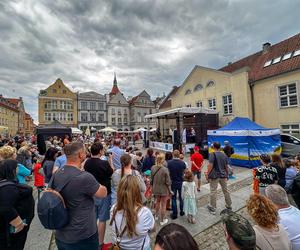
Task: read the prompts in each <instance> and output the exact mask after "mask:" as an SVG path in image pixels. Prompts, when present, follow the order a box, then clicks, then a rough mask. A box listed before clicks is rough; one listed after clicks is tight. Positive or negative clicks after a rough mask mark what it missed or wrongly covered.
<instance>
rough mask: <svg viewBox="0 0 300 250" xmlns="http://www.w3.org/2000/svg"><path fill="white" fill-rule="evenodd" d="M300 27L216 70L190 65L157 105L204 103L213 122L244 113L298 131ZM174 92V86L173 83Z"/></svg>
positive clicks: (299, 119)
mask: <svg viewBox="0 0 300 250" xmlns="http://www.w3.org/2000/svg"><path fill="white" fill-rule="evenodd" d="M299 82H300V33H299V34H297V35H295V36H293V37H290V38H288V39H286V40H284V41H282V42H279V43H277V44H274V45H271V44H270V43H265V44H263V46H262V50H260V51H258V52H256V53H254V54H253V55H250V56H247V57H245V58H242V59H240V60H238V61H236V62H234V63H229V64H228V65H226V66H224V67H222V68H220V69H218V70H216V69H211V68H206V67H202V66H195V67H194V69H193V70H192V71H191V73H190V74H189V75H188V76H187V78H186V79H185V80H184V82H183V83H182V85H181V86H180V87H179V88H178V89H177V90H176V93H172V95H170V97H167V98H166V99H165V101H164V102H163V103H162V104H161V106H160V110H165V109H172V108H176V107H190V106H198V107H206V108H210V109H214V110H217V111H219V119H220V122H219V125H220V126H223V125H225V124H226V123H228V122H229V121H231V120H232V119H233V118H234V117H237V116H242V117H248V118H250V119H252V120H253V121H255V122H257V123H259V124H261V125H263V126H265V127H269V128H276V127H279V128H281V130H282V131H283V132H286V133H295V134H300V91H299V87H300V86H299V84H300V83H299ZM173 92H174V89H173Z"/></svg>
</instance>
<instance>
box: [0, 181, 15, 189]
mask: <svg viewBox="0 0 300 250" xmlns="http://www.w3.org/2000/svg"><path fill="white" fill-rule="evenodd" d="M8 185H14V186H15V185H16V183H14V182H13V181H7V180H2V181H0V188H1V187H5V186H8Z"/></svg>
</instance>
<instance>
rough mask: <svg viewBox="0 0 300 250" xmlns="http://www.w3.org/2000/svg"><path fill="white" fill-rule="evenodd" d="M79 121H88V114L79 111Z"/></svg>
mask: <svg viewBox="0 0 300 250" xmlns="http://www.w3.org/2000/svg"><path fill="white" fill-rule="evenodd" d="M81 121H82V122H87V121H88V114H87V113H81Z"/></svg>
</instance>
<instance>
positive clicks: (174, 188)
mask: <svg viewBox="0 0 300 250" xmlns="http://www.w3.org/2000/svg"><path fill="white" fill-rule="evenodd" d="M171 189H172V192H173V193H174V195H172V211H173V216H177V214H178V211H177V192H178V196H179V208H180V212H183V199H182V197H181V189H182V183H181V182H180V183H173V184H172V185H171Z"/></svg>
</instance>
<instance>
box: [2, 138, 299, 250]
mask: <svg viewBox="0 0 300 250" xmlns="http://www.w3.org/2000/svg"><path fill="white" fill-rule="evenodd" d="M33 139H34V138H31V140H30V141H29V140H27V141H26V140H23V141H21V140H19V139H18V140H12V139H10V140H7V141H3V140H1V145H2V146H1V147H0V160H1V161H0V249H5V250H12V249H17V250H19V249H23V248H24V245H25V242H26V238H27V233H28V231H29V228H30V224H31V221H32V219H33V217H34V203H35V202H34V198H33V188H32V187H31V185H28V184H30V181H31V179H32V176H33V178H34V181H33V183H34V186H35V187H36V189H37V190H38V199H39V200H40V199H41V201H42V200H43V195H42V196H41V198H40V194H42V192H43V191H44V190H45V189H46V188H49V189H48V190H50V189H52V190H59V193H60V195H61V196H62V198H63V200H64V203H65V206H66V207H67V208H68V213H69V222H68V224H67V225H66V226H65V227H63V228H59V229H57V230H56V232H55V239H56V245H57V247H58V249H59V250H69V249H91V250H94V249H95V250H96V249H107V247H110V249H134V250H135V249H151V248H152V247H154V249H155V250H169V249H172V250H173V249H174V250H176V249H178V250H181V249H192V250H193V249H198V246H197V243H196V242H195V240H194V239H193V237H192V236H191V235H190V233H189V232H188V230H187V229H185V228H184V227H182V226H180V225H178V224H176V223H170V219H171V220H174V222H176V219H177V218H178V216H181V217H186V220H187V222H188V223H191V224H195V223H201V216H200V217H199V216H197V200H196V197H197V196H198V193H199V192H200V193H201V184H202V183H201V177H202V176H205V177H206V179H207V181H208V183H209V186H210V200H209V204H208V205H207V209H208V212H209V213H211V214H212V215H215V214H216V212H217V188H218V185H219V184H220V186H221V190H222V192H223V194H224V198H225V209H224V210H222V212H221V214H220V215H221V218H222V222H223V225H224V232H225V237H226V241H227V243H228V246H229V248H230V249H256V248H258V249H278V250H279V249H280V250H281V249H282V250H285V249H300V227H299V225H300V211H299V209H298V208H299V205H300V202H299V197H300V191H299V189H300V180H299V179H300V174H299V173H298V172H299V168H300V156H297V157H296V158H295V159H293V160H291V159H288V160H284V161H283V160H282V159H281V157H280V156H278V155H272V156H269V155H261V162H262V166H260V167H258V168H256V169H254V170H253V175H254V184H253V187H254V194H252V195H251V196H250V198H249V200H248V201H247V204H246V208H247V211H248V214H249V215H250V216H251V217H252V219H253V221H254V222H255V225H254V226H252V225H251V224H250V222H249V221H248V220H247V219H245V218H244V217H243V216H241V215H239V214H237V213H235V212H233V211H232V200H231V195H230V192H229V190H228V183H227V182H228V179H229V175H230V173H231V171H232V167H231V164H230V156H231V155H232V154H233V153H234V151H233V149H232V148H231V147H230V145H229V144H228V143H225V148H223V149H222V148H221V145H220V143H218V142H215V143H214V144H213V146H212V149H213V152H211V153H210V155H209V159H208V165H207V171H205V172H204V159H203V156H202V155H201V153H200V149H199V147H197V146H196V147H194V149H193V153H192V155H191V157H190V161H189V162H190V164H188V163H187V162H185V161H184V157H183V155H182V154H181V152H180V151H178V150H174V151H173V152H166V153H162V152H154V151H153V150H152V149H151V148H149V149H148V150H147V152H146V154H145V155H143V153H142V152H141V151H139V150H135V149H133V148H131V147H128V146H127V145H126V143H125V144H124V142H122V140H124V139H123V138H114V139H112V138H109V139H108V140H107V139H102V138H101V137H99V138H97V137H95V138H93V142H91V141H90V139H91V138H88V140H87V138H82V137H80V136H78V137H75V138H70V137H69V136H65V137H64V138H62V139H59V138H58V137H49V138H47V140H46V149H47V150H46V153H45V154H44V155H43V156H42V155H40V154H39V152H38V149H37V147H36V145H35V142H36V141H34V140H33ZM202 179H203V178H202ZM291 204H293V205H294V206H293V205H291ZM297 206H298V208H297ZM168 210H170V211H171V212H170V216H168V213H167V211H168ZM107 224H109V226H110V227H111V230H112V232H113V233H112V235H111V243H110V245H107V244H105V243H104V239H105V233H106V231H107V230H106V227H107ZM158 226H159V227H162V228H161V229H160V231H159V232H158V233H157V235H156V239H155V241H154V242H152V243H151V239H150V234H151V233H152V232H155V231H156V228H157V227H158ZM113 247H115V248H113Z"/></svg>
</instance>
